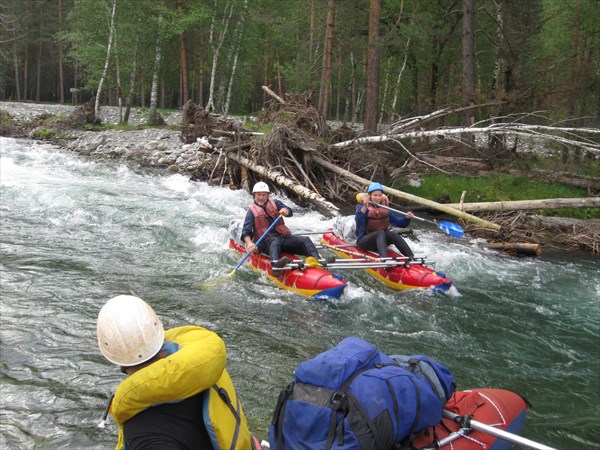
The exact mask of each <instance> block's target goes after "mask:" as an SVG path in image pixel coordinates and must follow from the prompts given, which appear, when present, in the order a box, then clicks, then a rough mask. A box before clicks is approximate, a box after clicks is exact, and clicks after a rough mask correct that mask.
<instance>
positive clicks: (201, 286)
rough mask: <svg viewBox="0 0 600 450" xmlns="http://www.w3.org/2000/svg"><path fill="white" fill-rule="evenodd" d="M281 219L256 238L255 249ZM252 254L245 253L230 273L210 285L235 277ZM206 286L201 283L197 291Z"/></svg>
mask: <svg viewBox="0 0 600 450" xmlns="http://www.w3.org/2000/svg"><path fill="white" fill-rule="evenodd" d="M282 217H283V215H282V214H279V216H277V218H276V219H275V220H274V221H273V223H272V224H271V225H270V226H269V228H267V231H265V232H264V233H263V234H262V236H261V237H259V238H258V241H256V242H255V243H254V245H255V246H256V247H258V244H260V243H261V242H262V240H263V239H264V238H265V237H266V236H267V234H269V232H270V231H271V230H272V229H273V228H274V227H275V225H277V222H279V221H280V220H281V218H282ZM251 253H252V252H250V251H248V252H246V254H245V255H244V257H243V258H242V260H241V261H240V262H239V263H238V265H237V266H235V269H233V270H232V271H231V273H229V274H227V275H225V276H224V277H222V278H221V279H219V280H215V281H213V282H212V284H219V283H223V282H224V281H225V280H226V279H227V278H230V277H232V276H234V275H235V273H236V272H237V270H238V269H239V268H240V267H242V264H244V262H246V260H247V259H248V256H250V254H251ZM207 285H208V283H203V284H201V285H199V286H198V288H199V289H204V288H206V286H207Z"/></svg>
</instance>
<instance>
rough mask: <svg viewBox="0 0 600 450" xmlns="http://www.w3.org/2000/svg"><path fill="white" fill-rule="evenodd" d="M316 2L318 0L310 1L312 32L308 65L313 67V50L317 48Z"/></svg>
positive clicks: (310, 33)
mask: <svg viewBox="0 0 600 450" xmlns="http://www.w3.org/2000/svg"><path fill="white" fill-rule="evenodd" d="M315 2H316V0H310V32H309V35H308V65H309V66H312V61H313V50H314V47H315V11H316V7H315Z"/></svg>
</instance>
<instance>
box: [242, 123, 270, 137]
mask: <svg viewBox="0 0 600 450" xmlns="http://www.w3.org/2000/svg"><path fill="white" fill-rule="evenodd" d="M243 127H244V128H246V129H248V130H250V131H254V132H256V133H264V134H268V133H270V132H271V130H272V129H273V125H271V124H270V123H258V122H256V121H254V120H247V121H245V122H244V124H243Z"/></svg>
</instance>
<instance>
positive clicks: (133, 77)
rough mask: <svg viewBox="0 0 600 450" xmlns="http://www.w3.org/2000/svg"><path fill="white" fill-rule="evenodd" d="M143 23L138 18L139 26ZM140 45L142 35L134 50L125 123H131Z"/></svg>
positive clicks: (137, 36)
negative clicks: (130, 117) (130, 116)
mask: <svg viewBox="0 0 600 450" xmlns="http://www.w3.org/2000/svg"><path fill="white" fill-rule="evenodd" d="M141 23H142V20H141V18H138V26H139V25H140V24H141ZM139 45H140V34H139V33H136V35H135V47H134V50H133V63H132V67H131V74H130V75H129V92H128V93H127V100H125V115H124V117H123V122H124V123H129V115H130V113H131V103H132V102H133V92H134V90H135V80H136V76H137V61H138V49H139Z"/></svg>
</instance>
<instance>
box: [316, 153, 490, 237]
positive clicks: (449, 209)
mask: <svg viewBox="0 0 600 450" xmlns="http://www.w3.org/2000/svg"><path fill="white" fill-rule="evenodd" d="M312 159H313V161H314V162H316V163H317V164H319V165H321V166H323V167H325V168H326V169H328V170H330V171H332V172H334V173H337V174H338V175H341V176H343V177H346V178H349V179H351V180H353V181H356V182H357V183H360V184H362V185H364V186H366V185H368V184H369V183H370V181H369V180H367V179H365V178H362V177H359V176H358V175H354V174H353V173H352V172H348V171H347V170H344V169H341V168H339V167H337V166H336V165H334V164H332V163H330V162H329V161H327V160H325V159H323V158H321V157H319V156H313V158H312ZM384 192H385V193H386V194H390V195H393V196H394V197H397V198H402V199H404V200H408V201H410V202H413V203H417V204H419V205H425V206H427V207H429V208H432V209H436V210H438V211H442V212H445V213H447V214H451V215H453V216H456V217H460V218H461V219H464V220H466V221H468V222H473V223H476V224H478V225H481V226H483V227H484V228H488V229H491V230H494V231H500V225H498V224H495V223H492V222H488V221H487V220H484V219H481V218H479V217H476V216H472V215H471V214H467V213H465V212H462V211H459V210H458V209H455V208H452V207H449V206H447V205H444V204H442V203H437V202H434V201H432V200H427V199H425V198H421V197H417V196H416V195H412V194H408V193H406V192H402V191H399V190H397V189H392V188H389V187H384Z"/></svg>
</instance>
